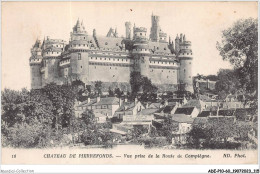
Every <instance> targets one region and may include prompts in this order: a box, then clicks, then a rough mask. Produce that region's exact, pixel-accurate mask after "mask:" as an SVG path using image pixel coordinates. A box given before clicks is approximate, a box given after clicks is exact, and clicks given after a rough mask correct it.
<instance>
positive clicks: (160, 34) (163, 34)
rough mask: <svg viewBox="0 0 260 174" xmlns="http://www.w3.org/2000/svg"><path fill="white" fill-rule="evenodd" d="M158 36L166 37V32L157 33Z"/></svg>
mask: <svg viewBox="0 0 260 174" xmlns="http://www.w3.org/2000/svg"><path fill="white" fill-rule="evenodd" d="M159 36H160V37H167V34H166V33H159Z"/></svg>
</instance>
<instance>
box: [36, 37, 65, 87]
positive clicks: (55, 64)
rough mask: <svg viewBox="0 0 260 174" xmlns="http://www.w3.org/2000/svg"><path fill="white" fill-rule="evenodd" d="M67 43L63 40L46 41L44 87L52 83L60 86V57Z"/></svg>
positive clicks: (43, 68)
mask: <svg viewBox="0 0 260 174" xmlns="http://www.w3.org/2000/svg"><path fill="white" fill-rule="evenodd" d="M65 45H66V42H65V41H64V40H61V39H50V37H48V36H47V39H46V40H45V41H44V50H42V55H43V66H42V68H41V72H42V74H43V75H42V85H43V86H44V85H46V84H48V83H51V82H55V83H57V84H60V82H59V62H60V58H61V57H60V55H61V53H62V52H63V51H64V47H65Z"/></svg>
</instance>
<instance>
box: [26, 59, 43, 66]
mask: <svg viewBox="0 0 260 174" xmlns="http://www.w3.org/2000/svg"><path fill="white" fill-rule="evenodd" d="M29 62H30V65H32V64H41V63H42V59H34V58H32V59H30V60H29Z"/></svg>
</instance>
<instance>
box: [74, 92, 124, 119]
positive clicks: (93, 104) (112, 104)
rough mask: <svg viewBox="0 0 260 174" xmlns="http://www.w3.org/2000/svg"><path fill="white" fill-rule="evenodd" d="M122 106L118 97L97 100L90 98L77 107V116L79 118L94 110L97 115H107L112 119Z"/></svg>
mask: <svg viewBox="0 0 260 174" xmlns="http://www.w3.org/2000/svg"><path fill="white" fill-rule="evenodd" d="M119 106H120V99H119V98H117V97H105V98H100V97H97V98H95V99H90V98H88V100H87V101H84V102H82V103H80V104H79V105H78V106H76V110H75V114H76V116H77V117H81V114H82V113H83V112H84V111H85V110H86V109H89V110H92V111H93V112H94V114H95V113H99V114H102V115H105V116H106V117H108V118H111V117H112V116H113V115H114V113H115V111H116V110H117V109H118V108H119Z"/></svg>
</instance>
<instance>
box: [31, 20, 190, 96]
mask: <svg viewBox="0 0 260 174" xmlns="http://www.w3.org/2000/svg"><path fill="white" fill-rule="evenodd" d="M151 20H152V26H151V30H150V35H149V36H148V34H147V29H146V28H144V27H135V25H134V27H133V28H132V25H131V23H130V22H126V23H125V34H126V35H125V37H118V32H117V29H113V28H109V31H108V33H107V35H106V36H100V35H98V34H97V31H96V29H94V30H93V34H88V33H87V31H86V29H85V26H84V24H83V21H82V22H80V20H79V19H78V20H77V22H76V24H75V26H74V27H73V29H72V32H71V33H70V40H69V42H66V41H64V40H61V39H50V38H49V37H47V38H46V39H44V40H43V42H42V43H41V42H40V41H39V40H38V39H37V41H36V42H35V44H34V45H33V46H32V49H31V57H30V67H31V87H32V89H38V88H41V87H43V86H44V85H46V84H48V83H51V82H54V83H57V84H64V83H71V82H72V81H75V80H81V81H83V82H84V83H85V84H87V85H92V84H93V83H95V81H102V82H103V85H104V86H106V87H107V88H108V87H110V85H111V84H113V85H115V84H116V85H117V87H122V86H123V87H124V89H127V90H129V89H128V86H129V80H130V74H131V72H133V71H136V72H140V73H141V75H143V76H146V77H148V78H150V79H151V81H152V83H154V84H155V85H157V86H158V87H159V89H162V91H163V90H165V91H166V90H168V91H174V90H177V89H178V86H179V85H180V84H184V85H185V88H186V89H187V90H189V91H191V92H192V89H193V88H192V59H193V55H192V49H191V42H190V41H187V40H186V37H185V35H182V34H180V37H179V36H178V35H177V37H176V38H175V43H174V42H173V41H171V38H169V41H167V34H166V33H164V32H163V31H162V29H161V27H160V24H159V21H160V18H159V16H154V15H152V17H151Z"/></svg>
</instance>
